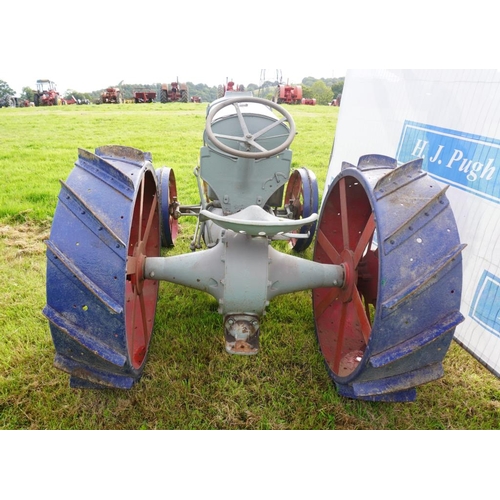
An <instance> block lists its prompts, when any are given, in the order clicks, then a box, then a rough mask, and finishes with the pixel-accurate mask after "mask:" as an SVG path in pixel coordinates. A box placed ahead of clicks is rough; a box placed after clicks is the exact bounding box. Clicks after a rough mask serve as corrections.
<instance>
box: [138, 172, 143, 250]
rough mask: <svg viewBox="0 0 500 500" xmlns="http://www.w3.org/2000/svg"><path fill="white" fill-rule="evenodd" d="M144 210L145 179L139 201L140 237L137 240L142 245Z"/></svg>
mask: <svg viewBox="0 0 500 500" xmlns="http://www.w3.org/2000/svg"><path fill="white" fill-rule="evenodd" d="M143 209H144V179H142V181H141V199H140V200H139V221H138V224H139V237H138V238H137V242H138V243H140V242H141V241H142V216H143Z"/></svg>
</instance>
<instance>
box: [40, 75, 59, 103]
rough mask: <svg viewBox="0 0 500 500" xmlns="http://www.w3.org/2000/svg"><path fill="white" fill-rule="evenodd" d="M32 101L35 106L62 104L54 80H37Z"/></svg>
mask: <svg viewBox="0 0 500 500" xmlns="http://www.w3.org/2000/svg"><path fill="white" fill-rule="evenodd" d="M33 102H34V103H35V106H58V105H59V104H62V97H61V96H60V94H59V92H58V91H57V88H56V84H55V83H54V82H52V81H51V80H37V81H36V91H35V92H34V95H33Z"/></svg>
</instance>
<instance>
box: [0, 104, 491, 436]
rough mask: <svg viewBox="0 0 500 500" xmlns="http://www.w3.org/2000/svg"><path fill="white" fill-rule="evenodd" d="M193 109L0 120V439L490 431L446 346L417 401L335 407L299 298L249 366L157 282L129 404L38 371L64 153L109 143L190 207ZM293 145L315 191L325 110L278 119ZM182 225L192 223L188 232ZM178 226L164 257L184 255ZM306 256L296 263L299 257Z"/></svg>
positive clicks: (486, 411)
mask: <svg viewBox="0 0 500 500" xmlns="http://www.w3.org/2000/svg"><path fill="white" fill-rule="evenodd" d="M205 109H206V108H205V105H203V104H202V105H199V104H198V105H196V104H169V105H161V104H152V105H122V106H113V105H110V106H61V107H53V108H19V109H0V172H1V175H2V190H0V256H1V257H0V270H1V272H2V276H3V279H2V284H1V285H0V304H1V308H0V332H1V333H0V377H1V378H0V428H1V429H498V428H500V381H499V380H498V379H497V378H495V377H494V376H493V375H492V374H491V373H489V372H488V371H487V370H486V369H485V368H484V367H482V366H481V365H480V364H479V363H478V362H477V361H476V360H474V359H473V358H472V357H471V356H470V355H469V354H467V353H466V352H465V351H464V350H463V349H462V348H460V347H459V346H458V345H457V344H455V343H453V344H452V347H451V349H450V351H449V353H448V355H447V357H446V359H445V363H444V368H445V376H444V377H443V378H442V379H440V380H438V381H436V382H433V383H430V384H427V385H424V386H422V387H420V388H419V389H418V397H417V401H416V402H414V403H405V404H388V403H370V402H360V401H353V400H347V399H343V398H342V397H340V396H339V395H338V394H337V393H336V391H335V388H334V386H333V384H332V383H331V381H330V379H329V377H328V375H327V372H326V370H325V367H324V365H323V359H322V357H321V355H320V353H319V351H318V347H317V343H316V339H315V333H314V323H313V315H312V306H311V297H310V292H301V293H296V294H292V295H287V296H281V297H278V298H276V299H275V300H274V301H273V302H271V305H270V307H269V309H268V314H267V315H266V316H265V318H264V320H263V324H262V335H261V351H260V353H259V354H258V355H257V356H253V357H244V356H242V357H240V356H229V355H227V354H226V353H225V351H224V345H223V340H224V339H223V331H222V323H221V317H220V316H219V314H218V313H217V311H216V305H215V302H214V299H213V298H212V297H210V296H208V295H206V294H203V293H201V292H197V291H194V290H190V289H186V288H180V287H177V286H175V285H172V284H169V283H162V284H161V287H160V297H159V301H158V307H157V314H156V322H155V331H154V336H153V339H152V343H151V347H150V352H149V359H148V362H147V365H146V368H145V371H144V375H143V377H142V379H141V381H140V382H139V383H138V384H136V386H135V387H134V388H133V389H131V390H130V391H119V390H100V391H92V390H87V391H85V390H74V389H70V388H69V383H68V376H67V375H66V374H65V373H62V372H60V371H58V370H56V369H55V368H53V366H52V362H53V357H54V348H53V345H52V340H51V336H50V331H49V327H48V324H47V321H46V319H45V318H44V316H43V315H42V312H41V311H42V309H43V307H44V305H45V246H44V243H43V241H44V240H45V239H47V238H48V236H49V232H50V224H51V218H52V216H53V213H54V210H55V207H56V201H57V195H58V192H59V189H60V185H59V179H66V177H67V176H68V174H69V173H70V171H71V169H72V167H73V164H74V162H75V160H76V157H77V149H78V148H83V149H88V150H90V151H93V150H94V149H95V148H96V147H98V146H103V145H107V144H121V145H124V146H131V147H135V148H138V149H142V150H144V151H149V152H151V153H152V156H153V162H154V166H155V168H159V167H161V166H164V165H167V166H169V167H172V168H174V171H175V175H176V179H177V189H178V193H179V198H180V201H181V203H183V204H191V203H197V202H198V201H199V200H198V198H197V196H198V194H197V187H196V183H195V178H194V176H193V174H192V171H193V168H194V167H195V166H196V164H197V159H198V154H199V148H200V146H201V144H202V134H203V129H204V117H205ZM289 109H290V112H291V113H292V115H293V116H294V119H295V121H296V124H297V129H298V136H297V138H296V139H295V141H294V143H293V144H292V149H293V151H294V160H293V166H294V167H299V166H307V167H309V168H311V169H312V170H313V171H314V172H315V173H316V175H317V177H318V181H319V189H320V193H321V192H322V189H323V186H324V181H325V177H326V172H327V168H328V161H329V157H330V152H331V147H332V143H333V138H334V134H335V127H336V122H337V115H338V108H333V107H320V106H316V107H313V106H296V107H292V108H289ZM193 222H194V221H193ZM193 222H189V221H185V220H184V219H183V221H182V225H181V232H180V235H179V238H178V241H177V245H176V247H175V249H174V250H171V251H169V252H170V253H184V252H187V251H189V250H188V248H189V242H190V238H191V236H192V232H193V229H194V225H193ZM309 255H310V254H309Z"/></svg>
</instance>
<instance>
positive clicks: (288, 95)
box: [274, 83, 312, 104]
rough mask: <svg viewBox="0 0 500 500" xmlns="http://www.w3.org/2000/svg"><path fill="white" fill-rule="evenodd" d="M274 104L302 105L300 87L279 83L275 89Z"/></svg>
mask: <svg viewBox="0 0 500 500" xmlns="http://www.w3.org/2000/svg"><path fill="white" fill-rule="evenodd" d="M274 102H277V103H278V104H302V86H301V85H288V84H286V85H285V84H284V83H280V84H279V85H278V86H277V87H276V92H275V95H274ZM307 104H312V103H307Z"/></svg>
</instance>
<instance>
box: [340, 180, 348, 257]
mask: <svg viewBox="0 0 500 500" xmlns="http://www.w3.org/2000/svg"><path fill="white" fill-rule="evenodd" d="M339 188H340V218H341V219H342V240H343V242H344V249H348V248H349V218H348V216H349V214H348V212H347V192H346V186H345V179H344V178H342V179H340V182H339Z"/></svg>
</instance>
